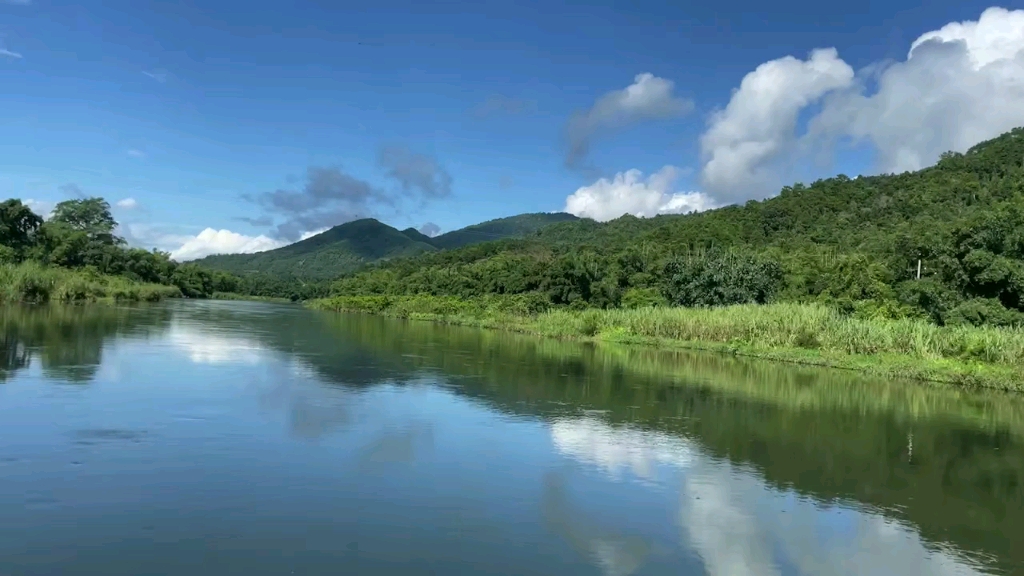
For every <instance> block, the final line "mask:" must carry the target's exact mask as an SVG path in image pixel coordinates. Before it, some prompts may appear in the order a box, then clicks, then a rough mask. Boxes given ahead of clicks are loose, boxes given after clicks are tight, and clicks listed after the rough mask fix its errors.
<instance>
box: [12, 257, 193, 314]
mask: <svg viewBox="0 0 1024 576" xmlns="http://www.w3.org/2000/svg"><path fill="white" fill-rule="evenodd" d="M180 296H181V290H179V289H178V288H177V287H176V286H164V285H161V284H147V283H143V282H134V281H132V280H129V279H127V278H124V277H121V276H107V275H104V274H98V273H95V272H89V271H84V270H71V269H67V268H56V267H50V266H42V265H40V264H36V263H34V262H25V263H22V264H0V303H4V304H13V303H19V302H23V303H32V304H41V303H45V302H65V303H80V302H96V301H100V300H111V301H125V302H156V301H158V300H162V299H164V298H178V297H180Z"/></svg>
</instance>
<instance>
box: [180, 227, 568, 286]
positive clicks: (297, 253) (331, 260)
mask: <svg viewBox="0 0 1024 576" xmlns="http://www.w3.org/2000/svg"><path fill="white" fill-rule="evenodd" d="M574 219H576V217H575V216H573V215H571V214H563V213H555V214H544V213H542V214H521V215H519V216H512V217H509V218H499V219H496V220H490V221H487V222H483V223H481V224H475V225H473V226H469V227H467V228H463V229H461V230H455V231H452V232H448V233H446V234H442V235H440V236H437V237H434V238H431V237H429V236H427V235H425V234H423V233H421V232H419V231H418V230H415V229H413V228H407V229H405V230H397V229H395V228H392V227H391V226H388V225H387V224H384V223H383V222H379V221H377V220H374V219H373V218H364V219H362V220H354V221H352V222H346V223H344V224H340V225H338V226H335V227H333V228H331V229H330V230H327V231H325V232H322V233H320V234H317V235H316V236H312V237H310V238H307V239H305V240H301V241H299V242H296V243H294V244H289V245H287V246H284V247H281V248H277V249H275V250H268V251H266V252H257V253H255V254H219V255H215V256H207V257H206V258H202V259H200V260H196V261H195V263H196V264H198V265H200V266H203V267H206V268H212V269H215V270H224V271H226V272H231V273H234V274H239V275H246V274H253V273H260V274H265V275H270V276H280V277H296V278H302V279H308V280H324V279H330V278H336V277H338V276H340V275H341V274H344V273H346V272H351V271H353V270H355V269H357V268H359V267H360V266H362V265H363V264H366V263H369V262H376V261H379V260H390V259H394V258H403V257H408V256H415V255H417V254H421V253H424V252H434V251H437V250H444V249H449V248H456V247H462V246H468V245H470V244H475V243H480V242H487V241H489V240H496V239H501V238H510V237H522V236H526V235H529V234H532V233H535V232H538V231H539V230H541V229H542V228H544V227H545V226H548V225H550V224H555V223H559V222H566V221H570V220H574Z"/></svg>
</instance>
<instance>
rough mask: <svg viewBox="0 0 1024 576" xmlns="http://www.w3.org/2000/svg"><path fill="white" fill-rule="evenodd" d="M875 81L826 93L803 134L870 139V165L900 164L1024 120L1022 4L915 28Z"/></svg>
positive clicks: (909, 165)
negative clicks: (902, 52)
mask: <svg viewBox="0 0 1024 576" xmlns="http://www.w3.org/2000/svg"><path fill="white" fill-rule="evenodd" d="M875 86H876V90H875V91H874V93H870V94H869V92H868V82H866V81H865V82H861V83H858V84H857V85H856V86H854V87H853V88H852V89H851V90H848V91H845V92H841V93H838V94H836V95H834V97H832V98H830V99H829V100H828V101H827V103H826V105H825V107H824V109H823V110H822V112H821V113H820V114H819V116H818V117H817V118H815V120H814V121H813V123H812V125H811V132H810V137H811V138H817V137H821V136H825V137H826V139H827V140H834V139H836V138H841V137H843V136H848V137H852V138H854V139H857V140H867V141H870V142H871V143H872V144H873V145H874V146H875V148H876V149H877V151H878V158H879V161H878V166H877V167H876V168H877V169H878V170H880V171H883V172H902V171H904V170H917V169H920V168H923V167H925V166H927V165H929V164H932V163H934V162H935V161H936V160H938V157H939V155H940V154H942V153H943V152H946V151H949V150H954V151H957V152H964V151H966V150H967V149H968V148H970V147H971V146H973V145H975V144H977V143H978V142H981V141H983V140H987V139H989V138H994V137H995V136H998V135H999V134H1001V133H1003V132H1006V131H1008V130H1010V129H1012V128H1015V127H1017V126H1021V125H1024V106H1021V102H1024V10H1014V11H1009V10H1005V9H1003V8H989V9H988V10H985V11H984V12H983V13H982V14H981V17H980V18H979V19H978V20H977V21H969V22H954V23H951V24H947V25H946V26H943V27H942V28H940V29H939V30H935V31H932V32H926V33H925V34H922V35H921V36H920V37H919V38H918V39H917V40H915V41H914V43H913V44H912V45H911V48H910V51H909V53H908V54H907V58H906V60H905V61H902V62H896V63H894V64H892V65H890V66H888V67H885V68H884V69H882V71H881V72H880V73H879V74H878V75H877V77H876V79H875Z"/></svg>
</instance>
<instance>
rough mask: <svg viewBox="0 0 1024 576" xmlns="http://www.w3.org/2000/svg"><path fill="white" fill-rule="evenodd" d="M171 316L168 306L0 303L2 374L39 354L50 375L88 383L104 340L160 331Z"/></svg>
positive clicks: (97, 361) (7, 373) (93, 374)
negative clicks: (166, 307)
mask: <svg viewBox="0 0 1024 576" xmlns="http://www.w3.org/2000/svg"><path fill="white" fill-rule="evenodd" d="M169 318H170V311H169V310H167V309H165V308H157V307H152V306H150V307H120V306H105V305H94V306H5V307H2V308H0V335H2V338H3V340H2V342H0V347H2V352H0V354H3V360H2V361H3V362H4V365H3V366H2V367H0V373H2V374H3V377H4V378H6V377H9V376H10V375H13V374H14V373H15V372H17V371H18V370H20V369H22V368H27V367H28V366H29V364H30V363H31V359H32V357H37V358H38V359H39V361H40V364H41V365H42V368H43V373H44V374H46V376H47V377H49V378H54V379H57V380H63V381H68V382H82V383H84V382H89V381H91V380H92V379H93V378H94V377H95V375H96V370H97V369H98V368H99V364H100V361H101V359H102V356H103V345H104V342H105V341H107V340H109V339H110V338H113V337H115V336H123V335H129V334H133V335H140V334H146V333H148V332H151V331H153V330H154V329H156V330H159V329H160V327H161V326H163V325H166V323H167V321H168V320H169Z"/></svg>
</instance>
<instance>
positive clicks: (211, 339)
mask: <svg viewBox="0 0 1024 576" xmlns="http://www.w3.org/2000/svg"><path fill="white" fill-rule="evenodd" d="M163 337H164V339H165V340H166V342H168V343H169V344H171V345H172V346H173V347H175V348H177V349H179V350H182V351H183V352H185V354H187V355H188V357H189V359H190V360H191V361H192V362H195V363H197V364H258V363H259V362H260V361H262V360H263V359H264V358H265V357H266V356H267V354H268V350H267V349H266V347H265V346H263V345H262V344H260V343H259V342H258V341H256V340H251V339H248V338H245V337H244V336H242V335H240V334H238V333H237V332H231V333H223V334H220V333H217V332H215V331H213V330H210V329H209V328H207V327H204V326H202V325H199V324H193V323H190V322H182V321H173V322H171V325H170V327H169V328H168V330H167V332H166V333H165V334H164V336H163Z"/></svg>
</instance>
